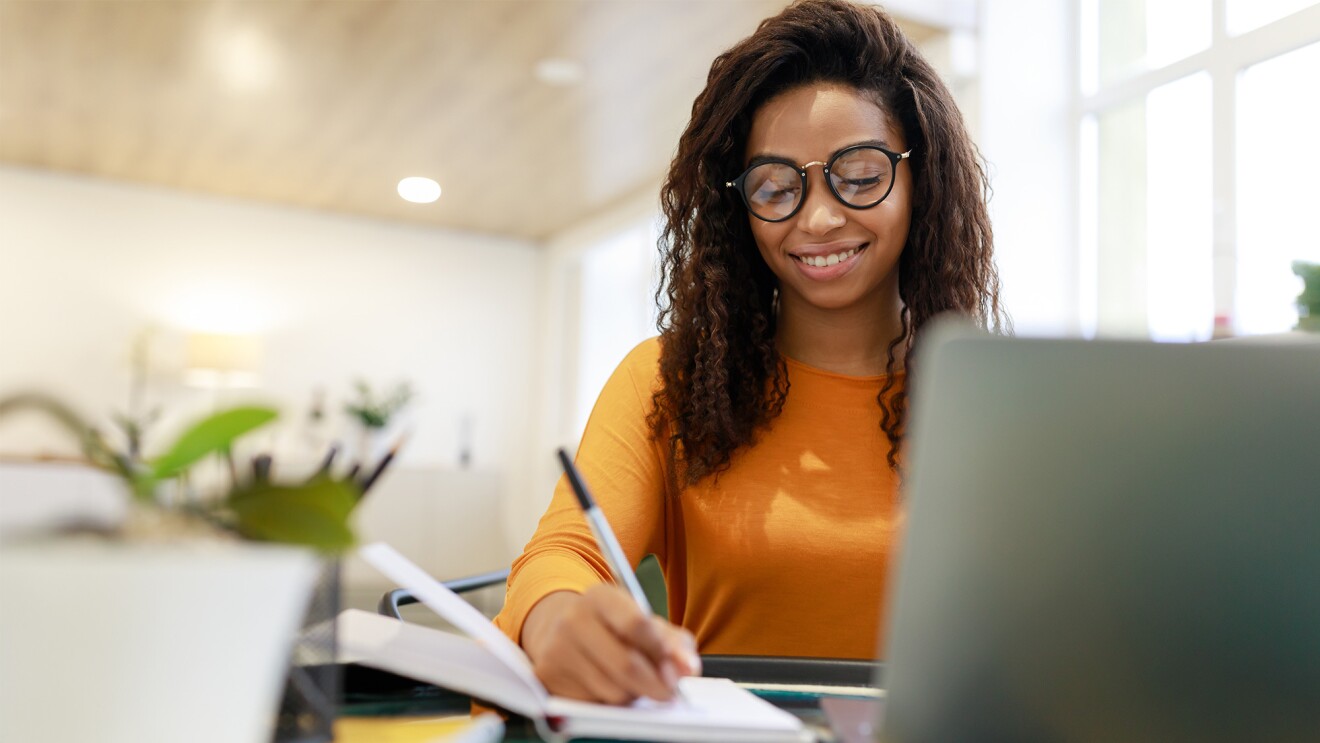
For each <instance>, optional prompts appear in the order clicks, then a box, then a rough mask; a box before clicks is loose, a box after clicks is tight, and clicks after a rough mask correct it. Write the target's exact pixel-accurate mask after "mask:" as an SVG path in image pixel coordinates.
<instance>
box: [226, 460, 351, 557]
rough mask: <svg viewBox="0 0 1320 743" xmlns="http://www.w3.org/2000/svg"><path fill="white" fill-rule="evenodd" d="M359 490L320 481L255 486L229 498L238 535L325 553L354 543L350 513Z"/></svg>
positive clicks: (339, 483) (332, 481)
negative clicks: (289, 484)
mask: <svg viewBox="0 0 1320 743" xmlns="http://www.w3.org/2000/svg"><path fill="white" fill-rule="evenodd" d="M357 500H358V493H357V492H356V489H355V488H354V487H353V486H352V485H349V484H348V483H344V482H340V481H337V480H330V479H325V478H322V479H316V480H313V481H311V482H309V483H307V484H305V485H297V486H282V485H256V486H254V487H252V488H249V489H247V490H244V491H241V492H239V493H236V494H235V495H233V496H232V497H231V498H230V499H229V507H230V509H231V510H232V511H233V513H234V516H235V519H236V524H235V528H236V529H237V530H238V532H239V534H242V535H243V536H244V537H246V538H248V539H257V540H263V541H269V542H284V543H287V544H301V545H307V546H311V547H316V548H318V549H322V550H326V551H337V550H343V549H347V548H349V547H351V546H353V531H352V529H350V528H349V525H348V517H349V514H351V513H352V511H353V507H354V506H355V505H356V504H357Z"/></svg>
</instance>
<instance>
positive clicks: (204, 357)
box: [184, 333, 261, 387]
mask: <svg viewBox="0 0 1320 743" xmlns="http://www.w3.org/2000/svg"><path fill="white" fill-rule="evenodd" d="M184 366H185V369H186V373H187V377H188V381H189V382H190V383H193V384H198V385H201V386H226V387H236V386H250V385H252V384H255V383H256V380H257V373H258V371H259V370H260V368H261V341H260V340H259V339H258V338H256V337H255V336H250V335H227V334H222V333H190V334H189V335H188V340H187V348H186V359H185V363H184Z"/></svg>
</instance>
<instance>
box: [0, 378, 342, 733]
mask: <svg viewBox="0 0 1320 743" xmlns="http://www.w3.org/2000/svg"><path fill="white" fill-rule="evenodd" d="M20 411H36V412H38V413H41V414H45V415H47V416H49V417H51V418H53V419H54V420H55V421H57V422H58V423H59V424H60V425H61V426H62V427H63V428H64V429H65V430H66V431H68V432H69V433H70V434H72V435H73V436H74V437H75V438H76V440H77V441H78V443H79V446H80V448H81V450H82V454H83V456H84V458H85V459H86V461H87V462H88V463H89V464H90V465H92V466H93V467H96V468H98V469H100V470H103V471H105V472H108V473H110V474H111V475H112V476H113V477H114V478H116V479H117V480H118V481H119V482H120V483H121V484H122V490H123V492H124V493H125V497H126V498H127V499H128V500H129V501H130V507H129V508H128V509H127V514H128V515H127V517H126V518H125V519H124V521H123V523H122V524H121V525H120V526H119V528H117V529H112V530H98V531H97V532H95V533H88V532H87V531H86V530H77V529H74V530H71V531H70V530H61V531H59V532H56V533H44V534H36V535H27V536H25V537H24V538H21V539H12V538H11V539H10V540H9V541H8V543H7V544H4V545H0V592H3V594H4V599H5V602H4V604H3V605H0V656H3V657H4V663H2V664H0V740H38V739H40V740H98V741H103V742H105V741H125V742H127V741H133V742H134V743H142V742H143V741H171V742H173V741H180V740H188V741H192V742H194V743H196V742H197V741H214V742H215V743H268V741H270V740H271V735H272V722H273V720H274V718H275V707H276V704H277V702H278V701H279V696H280V690H281V687H282V683H283V681H284V678H285V675H286V671H287V669H288V662H289V656H290V648H291V647H292V644H293V640H294V639H295V637H296V636H297V628H298V627H299V625H300V624H301V622H302V620H303V618H304V612H305V611H306V607H307V605H308V597H309V596H310V595H311V591H312V588H313V584H314V582H315V581H316V579H317V576H318V572H319V569H320V564H321V563H320V561H319V560H318V555H325V554H332V555H333V554H335V553H337V552H338V551H341V550H343V549H345V548H347V547H349V546H350V545H352V543H353V533H352V531H351V529H350V528H349V516H350V514H351V512H352V510H353V508H354V506H355V505H356V503H357V501H358V497H359V491H358V489H357V487H356V486H355V485H354V484H353V483H352V482H351V481H341V480H337V479H335V478H333V477H331V476H330V475H329V474H328V473H327V472H323V473H318V474H317V475H314V476H313V477H311V478H310V479H301V480H300V481H296V482H281V481H279V480H278V479H277V478H276V477H274V476H273V474H272V467H271V461H270V458H269V457H264V456H259V457H256V458H254V459H253V460H252V462H251V464H250V466H244V467H240V466H239V464H238V462H237V461H236V459H235V456H234V445H235V443H236V442H237V441H238V440H239V439H240V438H242V437H244V436H246V435H248V434H250V433H251V432H253V431H256V430H258V429H260V428H262V427H264V426H267V425H269V424H270V423H272V422H273V421H274V420H275V419H276V417H277V414H276V412H275V411H274V410H272V409H269V408H264V407H256V406H244V407H235V408H231V409H227V410H222V411H220V412H217V413H215V414H213V415H210V416H207V417H206V418H204V419H203V420H201V421H198V422H197V423H195V424H194V425H192V426H190V427H189V428H187V430H185V431H184V432H183V433H182V434H181V435H180V436H179V437H178V438H177V439H176V440H175V441H174V442H173V443H171V444H170V445H168V446H166V447H164V449H163V451H162V452H161V453H160V454H158V455H156V456H154V457H151V458H144V457H142V456H141V455H140V452H139V451H138V450H137V444H136V442H134V443H133V444H132V448H131V450H120V449H117V448H115V447H114V446H112V445H111V444H110V443H108V441H107V439H106V438H105V437H104V436H102V435H101V433H100V432H99V431H98V430H97V428H95V427H94V426H92V425H90V424H88V423H87V421H86V420H85V419H84V418H83V417H82V416H80V415H78V414H77V413H75V412H74V411H73V410H72V409H70V408H69V407H68V406H66V405H64V404H63V403H61V402H60V401H58V400H56V399H53V398H51V397H48V396H45V395H41V394H21V395H15V396H11V397H8V398H3V399H0V419H3V418H5V417H7V416H9V415H12V414H16V413H18V412H20ZM217 461H218V462H220V463H222V464H223V466H222V470H224V471H226V472H227V473H228V474H227V477H223V478H220V482H219V483H216V484H214V485H213V486H211V487H207V486H205V485H204V484H203V483H202V479H203V478H201V477H200V476H196V475H197V473H198V469H199V466H200V465H202V464H203V463H204V462H217ZM327 724H328V723H327Z"/></svg>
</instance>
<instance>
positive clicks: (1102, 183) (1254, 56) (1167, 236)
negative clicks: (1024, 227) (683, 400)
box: [1078, 0, 1320, 340]
mask: <svg viewBox="0 0 1320 743" xmlns="http://www.w3.org/2000/svg"><path fill="white" fill-rule="evenodd" d="M1078 7H1079V8H1080V20H1081V23H1080V28H1081V32H1082V39H1081V42H1082V43H1081V44H1080V48H1081V49H1082V50H1083V51H1082V52H1081V54H1082V57H1081V59H1080V60H1079V62H1080V64H1079V67H1078V69H1079V71H1080V73H1081V75H1080V79H1079V80H1078V89H1079V91H1080V96H1079V101H1080V104H1079V106H1078V112H1079V121H1078V125H1079V132H1080V137H1079V141H1080V145H1081V162H1080V166H1081V167H1080V168H1079V174H1080V178H1081V179H1082V182H1081V183H1080V188H1079V192H1080V194H1081V195H1082V197H1081V198H1082V204H1081V214H1080V219H1079V224H1080V225H1081V230H1082V234H1081V235H1080V240H1079V244H1080V245H1082V246H1083V247H1082V251H1083V254H1082V256H1081V259H1080V260H1079V265H1080V266H1081V267H1082V271H1083V275H1082V276H1081V280H1082V285H1083V291H1082V292H1080V293H1079V296H1080V299H1079V301H1081V302H1083V303H1085V304H1088V305H1091V306H1083V307H1081V308H1080V310H1081V316H1082V317H1083V318H1088V319H1089V320H1088V323H1087V325H1089V327H1084V330H1085V331H1087V332H1088V333H1100V334H1105V335H1144V336H1149V337H1152V338H1155V339H1157V340H1202V339H1206V338H1209V337H1210V336H1211V335H1212V333H1213V332H1214V331H1215V330H1216V324H1217V323H1218V325H1219V326H1220V329H1223V330H1231V331H1234V332H1238V333H1274V332H1283V331H1286V330H1288V329H1290V328H1291V327H1292V325H1293V324H1294V323H1295V322H1296V320H1297V313H1296V311H1295V309H1294V308H1293V301H1294V300H1295V298H1296V296H1297V293H1298V291H1299V288H1300V287H1299V281H1298V280H1297V279H1296V278H1295V277H1294V276H1293V275H1292V272H1291V267H1290V263H1291V262H1292V261H1294V260H1311V261H1320V237H1317V236H1316V235H1317V234H1320V233H1318V232H1317V231H1316V230H1315V229H1314V228H1313V227H1311V226H1310V225H1309V224H1304V223H1303V220H1304V219H1306V220H1307V222H1308V223H1309V222H1311V221H1313V217H1312V216H1311V215H1313V214H1314V213H1315V211H1316V209H1320V179H1317V178H1315V177H1314V174H1315V173H1316V172H1317V170H1316V169H1317V166H1320V149H1318V148H1315V147H1314V146H1313V144H1312V143H1311V142H1310V141H1309V140H1311V139H1313V137H1314V135H1313V131H1314V129H1315V126H1316V122H1317V121H1320V97H1317V96H1316V95H1314V94H1313V93H1312V92H1311V91H1313V90H1314V89H1315V85H1316V82H1315V81H1316V79H1317V78H1320V0H1309V1H1304V0H1274V1H1273V2H1259V1H1258V0H1079V5H1078Z"/></svg>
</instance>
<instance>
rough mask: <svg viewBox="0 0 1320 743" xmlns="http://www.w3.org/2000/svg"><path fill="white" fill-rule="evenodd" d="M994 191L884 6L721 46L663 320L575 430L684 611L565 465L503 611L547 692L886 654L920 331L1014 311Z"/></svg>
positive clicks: (672, 174) (796, 19) (609, 496)
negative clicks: (651, 581)
mask: <svg viewBox="0 0 1320 743" xmlns="http://www.w3.org/2000/svg"><path fill="white" fill-rule="evenodd" d="M986 191H987V184H986V180H985V176H984V173H983V170H982V169H981V167H980V165H979V162H978V160H977V156H976V152H975V149H974V147H973V145H972V143H971V141H970V139H969V138H968V136H967V133H966V131H965V129H964V127H963V123H962V118H961V115H960V114H959V112H958V110H957V108H956V106H955V104H954V102H953V99H952V97H951V96H950V94H949V92H948V90H947V89H946V88H945V86H944V85H943V83H942V82H941V81H940V79H939V77H938V75H937V74H936V72H935V71H934V70H933V69H932V68H931V67H930V65H929V64H927V63H926V61H925V60H923V59H922V58H921V56H920V55H919V54H918V53H917V52H916V50H915V48H914V47H913V46H912V44H911V43H910V42H909V41H908V40H907V39H906V38H905V37H904V36H903V34H902V32H901V31H899V29H898V27H897V26H896V25H895V24H894V22H893V21H892V19H890V18H889V17H888V16H887V15H886V14H885V13H884V12H883V11H880V10H879V9H877V8H874V7H867V6H857V5H852V4H850V3H848V2H846V1H845V0H804V1H803V2H800V3H798V4H795V5H793V6H791V7H789V8H787V9H786V10H784V11H783V12H782V13H780V14H779V15H778V16H776V17H774V18H771V19H768V20H766V21H765V22H763V23H762V24H761V26H760V28H759V29H758V30H757V31H756V33H754V34H753V35H752V36H750V37H749V38H747V39H746V40H744V41H742V42H741V43H739V44H737V45H736V46H734V47H733V48H732V49H730V50H729V51H727V52H725V53H724V54H723V55H721V56H720V57H719V58H717V59H716V60H715V62H714V64H713V65H712V67H711V71H710V75H709V78H708V79H707V84H706V88H705V90H704V91H703V92H702V93H701V95H700V96H698V98H697V100H696V103H695V104H694V105H693V113H692V119H691V122H690V123H689V124H688V127H687V129H686V131H685V132H684V134H683V136H682V139H681V140H680V143H679V148H678V153H677V155H676V156H675V158H674V160H673V163H672V165H671V167H670V170H669V174H668V178H667V181H666V183H665V185H664V188H663V190H662V192H661V199H662V203H663V209H664V214H665V219H666V228H665V232H664V236H663V239H662V248H663V266H664V279H663V284H662V287H661V290H660V295H661V296H660V299H662V300H663V301H662V305H663V309H662V312H661V319H660V336H659V338H658V339H652V340H651V341H648V342H645V343H643V344H641V345H640V346H638V347H637V348H636V349H634V350H633V351H632V353H631V354H629V356H628V357H627V358H626V359H625V360H624V361H623V363H622V364H621V365H620V366H619V368H618V369H617V370H616V371H615V373H614V375H613V376H612V377H611V379H610V380H609V382H608V383H607V384H606V386H605V389H604V390H603V391H602V393H601V395H600V398H599V400H598V401H597V403H596V407H595V409H594V411H593V413H592V416H591V420H590V421H589V422H588V424H587V429H586V431H585V433H584V434H583V438H582V442H581V444H580V446H579V449H578V465H579V467H580V469H581V470H582V472H583V474H584V476H585V478H586V480H587V481H588V482H589V483H590V484H591V486H592V488H593V490H594V492H595V494H596V497H597V500H598V501H599V503H600V506H601V509H602V510H603V511H604V513H605V514H606V516H607V517H608V518H609V519H610V521H611V523H612V524H613V526H614V529H615V531H616V533H617V534H618V537H619V540H620V542H621V543H622V544H623V547H624V549H625V551H626V552H627V553H628V556H629V558H630V559H631V560H632V561H633V564H634V565H635V564H636V563H637V562H638V561H639V560H640V559H641V558H642V557H643V556H644V555H645V554H647V553H653V554H655V555H656V556H657V557H658V559H659V562H660V564H661V566H662V567H663V569H664V573H665V581H666V585H667V587H668V591H669V593H668V601H669V618H670V620H671V621H672V622H673V624H672V625H671V624H669V623H667V622H664V621H663V620H660V619H656V618H651V617H646V616H645V615H644V614H643V613H642V612H641V611H640V610H639V609H638V607H637V605H636V604H635V603H634V602H633V601H632V600H631V599H630V598H629V596H628V594H627V593H626V592H624V591H622V590H621V589H619V588H618V587H616V586H613V585H610V584H609V571H608V568H607V565H606V563H605V562H604V561H603V560H602V559H601V557H600V555H599V552H598V551H597V549H596V547H595V545H594V542H593V540H592V537H591V534H590V532H589V530H588V528H587V527H586V525H585V523H584V521H583V519H582V517H581V514H580V512H579V510H578V506H577V505H576V503H575V501H574V498H573V496H572V494H571V492H570V491H569V489H568V487H567V485H566V483H565V482H562V481H561V483H560V485H559V487H558V488H557V490H556V492H555V496H554V499H553V501H552V503H551V505H550V508H549V510H548V511H547V513H546V514H545V516H544V518H543V519H542V521H541V524H540V526H539V528H538V530H537V532H536V534H535V535H534V536H533V538H532V540H531V542H530V543H529V544H528V545H527V548H526V550H525V552H524V553H523V555H522V556H521V557H519V558H518V560H517V561H515V563H514V565H513V570H512V573H511V575H510V578H509V588H508V596H507V599H506V605H505V608H504V611H503V612H502V613H501V614H500V616H499V617H498V618H497V623H498V624H499V625H500V627H501V628H502V629H503V630H504V631H505V632H507V633H508V634H509V635H510V636H511V637H512V638H514V639H515V640H516V641H518V642H520V643H521V644H522V646H523V647H524V648H525V649H526V651H527V653H528V655H529V656H530V658H531V659H532V662H533V664H534V666H535V668H536V671H537V673H538V675H539V676H540V677H541V679H542V680H543V681H544V682H545V684H546V686H547V688H549V689H550V691H551V692H552V693H556V694H560V695H565V696H571V697H578V698H583V699H591V700H598V701H605V702H611V703H623V702H627V701H629V700H630V699H632V698H635V697H637V696H642V695H645V696H650V697H653V698H657V699H668V698H670V696H671V695H672V693H673V690H674V689H675V688H676V687H675V685H676V683H677V678H678V677H679V676H680V675H683V674H694V673H699V672H700V664H699V661H698V659H697V657H696V653H695V650H696V648H697V647H698V646H699V647H700V648H701V650H702V652H706V653H720V654H758V655H789V656H817V657H842V658H870V657H873V656H874V652H875V647H876V646H875V642H876V628H877V627H878V626H879V625H880V620H881V602H882V598H883V596H884V595H885V593H886V586H885V576H886V572H887V564H888V561H889V558H890V555H891V553H892V550H893V549H894V546H895V544H896V538H897V534H898V530H899V525H900V523H901V511H900V508H899V501H898V495H897V483H898V476H897V469H898V462H899V454H900V444H901V441H902V433H903V421H904V416H905V410H906V404H905V403H906V399H907V398H906V390H905V387H904V379H905V370H906V368H907V366H908V359H909V357H910V355H911V353H912V350H913V347H914V342H915V341H916V339H917V338H918V337H919V333H920V331H921V329H922V328H923V327H924V325H925V324H926V323H927V321H929V320H930V319H931V318H932V317H934V316H935V315H936V314H938V313H942V312H946V311H955V312H960V313H962V314H964V315H966V316H968V317H970V318H972V319H974V320H975V321H977V322H979V323H980V324H981V325H982V326H984V327H990V328H996V329H997V328H999V327H1000V325H1001V322H1002V317H1001V314H1002V313H1001V310H1000V307H999V299H998V279H997V276H996V272H995V269H994V266H993V263H992V261H991V231H990V223H989V219H988V217H987V214H986V208H985V193H986Z"/></svg>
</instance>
